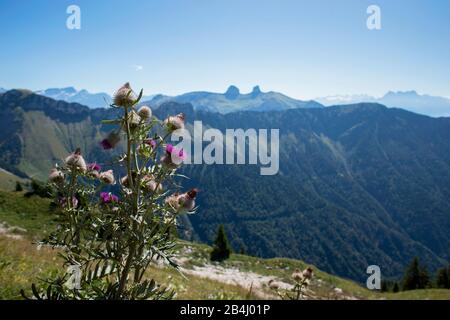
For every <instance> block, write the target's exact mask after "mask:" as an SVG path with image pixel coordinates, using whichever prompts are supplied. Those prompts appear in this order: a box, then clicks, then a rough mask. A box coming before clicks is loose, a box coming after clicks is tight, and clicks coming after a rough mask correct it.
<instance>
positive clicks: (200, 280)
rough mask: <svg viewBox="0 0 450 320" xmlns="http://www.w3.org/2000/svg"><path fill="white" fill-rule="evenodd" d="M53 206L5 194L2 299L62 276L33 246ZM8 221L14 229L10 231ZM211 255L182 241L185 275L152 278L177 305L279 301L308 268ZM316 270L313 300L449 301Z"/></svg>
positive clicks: (0, 210)
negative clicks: (295, 275)
mask: <svg viewBox="0 0 450 320" xmlns="http://www.w3.org/2000/svg"><path fill="white" fill-rule="evenodd" d="M48 205H49V201H48V200H44V199H41V198H37V197H32V198H25V197H24V196H23V194H21V193H11V192H4V191H0V223H1V226H3V227H2V228H0V231H1V232H0V299H19V298H20V295H19V291H20V289H23V288H25V289H27V288H29V287H30V285H31V283H32V282H33V281H36V280H37V279H38V277H42V276H45V275H46V274H47V275H49V274H51V273H55V272H58V263H59V258H58V257H57V252H56V251H55V250H51V249H49V248H41V249H37V247H36V245H34V244H33V243H32V239H37V238H39V237H42V236H43V234H44V233H46V232H47V231H48V230H49V229H51V228H52V227H53V225H54V224H53V223H52V222H51V218H50V217H51V214H50V212H49V211H48ZM30 211H33V213H32V214H31V213H30ZM4 221H7V222H8V225H9V228H8V230H7V231H5V227H4V226H5V223H4ZM12 226H14V227H12ZM210 250H211V248H210V247H209V246H206V245H202V244H197V243H189V242H185V241H180V243H179V249H178V254H177V260H178V262H179V264H180V265H181V266H182V268H181V273H182V274H183V275H181V274H180V273H178V272H177V271H175V270H173V269H169V268H168V267H166V266H163V265H154V266H153V267H151V268H150V269H149V271H148V272H149V274H151V275H152V277H154V278H156V280H157V281H160V282H161V283H165V284H170V286H171V287H172V288H173V289H175V290H176V291H177V295H176V298H177V299H276V298H277V295H276V294H275V293H274V291H273V290H271V289H270V288H269V287H268V284H267V283H268V281H269V280H275V281H276V282H277V283H278V284H279V285H280V288H281V289H280V290H281V291H282V290H283V288H289V286H290V284H291V282H292V281H291V279H290V275H291V273H292V272H293V270H295V269H296V268H301V269H303V268H305V267H306V266H307V264H305V263H304V262H302V261H298V260H292V259H280V258H276V259H259V258H255V257H250V256H245V255H240V254H232V256H231V258H230V259H229V260H227V261H226V262H224V263H222V264H217V263H211V262H210V261H209V259H208V257H209V252H210ZM313 268H314V270H315V276H314V280H313V281H312V283H311V286H310V289H309V291H308V294H309V295H310V296H311V298H314V299H425V298H427V299H450V290H437V289H433V290H417V291H409V292H401V293H397V294H393V293H379V292H373V291H369V290H367V289H365V288H362V287H360V286H359V285H358V284H356V283H354V282H352V281H349V280H345V279H342V278H338V277H335V276H332V275H330V274H327V273H325V272H322V271H320V270H318V269H317V268H315V267H314V266H313Z"/></svg>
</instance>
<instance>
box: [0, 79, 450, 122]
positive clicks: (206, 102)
mask: <svg viewBox="0 0 450 320" xmlns="http://www.w3.org/2000/svg"><path fill="white" fill-rule="evenodd" d="M5 91H7V90H6V89H4V88H0V93H2V92H5ZM35 93H37V94H40V95H43V96H46V97H49V98H52V99H55V100H63V101H66V102H74V103H79V104H82V105H85V106H88V107H90V108H105V107H107V106H108V105H109V104H110V103H111V101H112V98H111V96H110V95H109V94H108V93H104V92H100V93H90V92H89V91H87V90H85V89H82V90H77V89H75V88H74V87H67V88H50V89H45V90H40V91H36V92H35ZM142 101H145V103H147V104H149V105H151V106H153V107H157V106H159V105H161V104H162V103H165V102H170V101H172V102H178V103H190V104H192V105H193V107H194V109H195V110H203V111H211V112H219V113H222V114H226V113H231V112H236V111H270V110H277V111H282V110H288V109H297V108H307V109H308V108H322V107H324V106H327V107H328V106H334V105H346V104H355V103H363V102H370V103H380V104H383V105H385V106H387V107H391V108H402V109H405V110H408V111H412V112H415V113H418V114H424V115H428V116H432V117H446V116H450V99H449V98H446V97H439V96H432V95H427V94H419V93H417V92H416V91H414V90H411V91H396V92H394V91H389V92H388V93H386V94H385V95H384V96H382V97H379V98H377V97H374V96H371V95H367V94H359V95H335V96H326V97H319V98H316V99H315V100H309V101H302V100H297V99H293V98H291V97H288V96H286V95H284V94H282V93H278V92H262V91H261V89H260V88H259V86H255V87H254V88H253V90H252V91H251V92H249V93H246V94H242V93H241V92H240V90H239V88H237V87H236V86H230V87H229V88H228V89H227V91H226V92H225V93H214V92H207V91H196V92H188V93H184V94H181V95H177V96H167V95H163V94H156V95H150V96H144V97H143V99H142Z"/></svg>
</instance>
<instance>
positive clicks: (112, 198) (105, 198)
mask: <svg viewBox="0 0 450 320" xmlns="http://www.w3.org/2000/svg"><path fill="white" fill-rule="evenodd" d="M100 200H101V202H102V203H103V204H107V203H113V202H119V197H118V196H116V195H114V194H112V193H108V192H100Z"/></svg>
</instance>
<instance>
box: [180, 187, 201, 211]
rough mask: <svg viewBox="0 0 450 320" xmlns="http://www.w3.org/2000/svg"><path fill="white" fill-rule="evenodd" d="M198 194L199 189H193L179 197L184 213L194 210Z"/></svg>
mask: <svg viewBox="0 0 450 320" xmlns="http://www.w3.org/2000/svg"><path fill="white" fill-rule="evenodd" d="M197 193H198V190H197V189H191V190H189V191H188V192H186V193H183V194H181V195H180V196H179V197H178V203H179V205H180V209H182V211H183V212H187V211H192V210H194V208H195V198H196V197H197Z"/></svg>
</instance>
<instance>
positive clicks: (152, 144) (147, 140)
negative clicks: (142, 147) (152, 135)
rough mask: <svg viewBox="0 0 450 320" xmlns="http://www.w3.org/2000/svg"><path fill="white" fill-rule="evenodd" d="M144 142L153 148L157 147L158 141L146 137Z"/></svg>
mask: <svg viewBox="0 0 450 320" xmlns="http://www.w3.org/2000/svg"><path fill="white" fill-rule="evenodd" d="M144 144H146V145H149V146H151V147H152V148H156V141H155V140H153V139H145V140H144Z"/></svg>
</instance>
